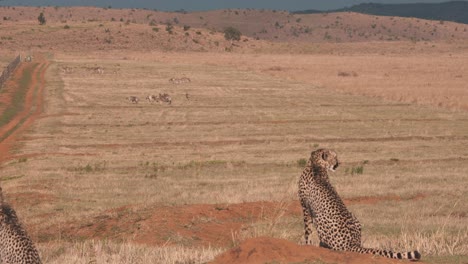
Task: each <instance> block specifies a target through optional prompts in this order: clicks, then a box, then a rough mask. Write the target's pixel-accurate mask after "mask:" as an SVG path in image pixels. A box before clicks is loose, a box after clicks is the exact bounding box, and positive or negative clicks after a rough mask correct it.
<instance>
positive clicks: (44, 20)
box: [37, 12, 47, 25]
mask: <svg viewBox="0 0 468 264" xmlns="http://www.w3.org/2000/svg"><path fill="white" fill-rule="evenodd" d="M37 20H38V21H39V24H40V25H45V23H46V22H47V20H46V18H45V16H44V13H42V12H41V13H40V14H39V16H38V17H37Z"/></svg>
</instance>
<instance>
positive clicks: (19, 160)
mask: <svg viewBox="0 0 468 264" xmlns="http://www.w3.org/2000/svg"><path fill="white" fill-rule="evenodd" d="M26 161H28V158H19V159H18V163H22V162H26Z"/></svg>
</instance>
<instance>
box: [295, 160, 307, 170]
mask: <svg viewBox="0 0 468 264" xmlns="http://www.w3.org/2000/svg"><path fill="white" fill-rule="evenodd" d="M306 164H307V160H306V159H304V158H302V159H298V160H297V166H298V167H301V168H304V167H305V166H306Z"/></svg>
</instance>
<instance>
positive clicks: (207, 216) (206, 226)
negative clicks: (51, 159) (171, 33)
mask: <svg viewBox="0 0 468 264" xmlns="http://www.w3.org/2000/svg"><path fill="white" fill-rule="evenodd" d="M425 197H426V195H424V194H418V195H416V196H414V197H408V198H402V197H399V196H396V195H389V196H376V197H371V196H364V197H355V198H350V199H346V200H345V203H346V204H347V205H352V204H376V203H379V202H385V201H410V200H418V199H423V198H425ZM290 216H293V217H297V219H302V218H301V217H302V209H301V207H300V205H299V202H297V201H289V202H281V203H280V202H266V201H265V202H249V203H241V204H194V205H178V206H164V205H159V206H155V207H151V208H146V209H142V208H141V207H139V206H136V205H135V206H124V207H121V208H116V209H112V210H108V211H107V212H105V213H104V214H101V215H98V216H94V217H92V218H89V219H80V220H79V222H70V223H67V224H66V225H65V228H63V229H62V230H61V235H62V236H63V238H66V239H69V240H72V241H73V240H75V239H90V238H93V239H112V240H117V241H128V239H130V240H131V241H132V242H137V243H142V244H146V245H158V246H161V245H177V244H184V245H187V246H215V247H229V246H231V245H233V244H235V243H236V242H237V241H235V238H234V237H233V235H234V234H236V233H238V232H242V231H245V230H246V229H249V228H250V225H252V224H254V223H256V222H259V221H271V220H273V219H275V218H278V217H290ZM38 232H39V233H40V234H41V235H40V236H42V237H48V238H49V239H50V238H52V237H51V236H53V235H52V234H49V235H47V234H48V233H49V232H51V233H56V232H55V231H54V230H47V231H46V232H44V231H38ZM130 237H131V238H130Z"/></svg>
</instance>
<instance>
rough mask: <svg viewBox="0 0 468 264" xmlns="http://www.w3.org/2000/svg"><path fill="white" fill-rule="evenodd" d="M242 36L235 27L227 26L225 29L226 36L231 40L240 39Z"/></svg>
mask: <svg viewBox="0 0 468 264" xmlns="http://www.w3.org/2000/svg"><path fill="white" fill-rule="evenodd" d="M241 36H242V33H241V32H240V31H239V30H238V29H237V28H234V27H227V28H225V29H224V38H225V39H226V40H230V41H231V42H232V41H233V40H237V41H239V40H240V38H241Z"/></svg>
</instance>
